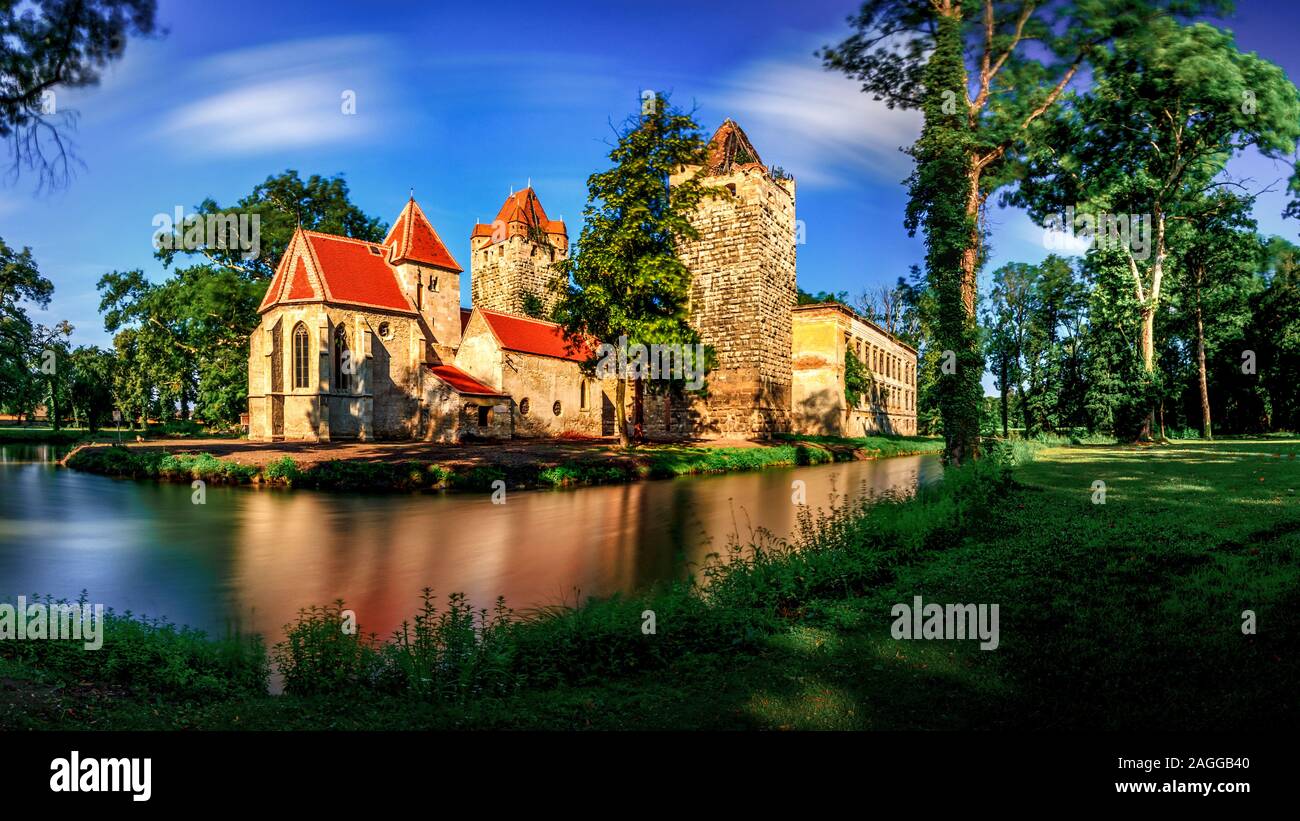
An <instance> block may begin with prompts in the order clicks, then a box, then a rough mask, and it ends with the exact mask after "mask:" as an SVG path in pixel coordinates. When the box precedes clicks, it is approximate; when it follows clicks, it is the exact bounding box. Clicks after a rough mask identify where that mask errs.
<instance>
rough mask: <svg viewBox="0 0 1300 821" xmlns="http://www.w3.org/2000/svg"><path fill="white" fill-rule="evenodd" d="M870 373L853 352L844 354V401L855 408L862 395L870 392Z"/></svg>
mask: <svg viewBox="0 0 1300 821" xmlns="http://www.w3.org/2000/svg"><path fill="white" fill-rule="evenodd" d="M871 382H872V380H871V371H869V370H868V369H867V366H866V365H864V364H862V360H861V359H859V358H858V355H857V354H855V353H854V352H853V351H845V352H844V399H845V401H847V402H848V406H849V407H850V408H856V407H857V406H858V403H859V402H860V401H861V400H862V396H863V394H865V393H866V392H867V391H869V390H871Z"/></svg>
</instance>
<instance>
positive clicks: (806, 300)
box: [797, 288, 850, 308]
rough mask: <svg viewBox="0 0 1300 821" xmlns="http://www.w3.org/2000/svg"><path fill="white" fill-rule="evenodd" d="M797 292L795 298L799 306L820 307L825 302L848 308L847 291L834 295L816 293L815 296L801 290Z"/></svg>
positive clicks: (824, 292)
mask: <svg viewBox="0 0 1300 821" xmlns="http://www.w3.org/2000/svg"><path fill="white" fill-rule="evenodd" d="M798 290H799V292H798V296H797V298H798V304H800V305H821V304H823V303H826V302H838V303H839V304H841V305H843V306H844V307H846V308H848V307H850V306H849V292H848V291H836V292H834V293H832V292H830V291H818V292H817V293H815V294H811V293H809V292H807V291H805V290H804V289H803V288H800V289H798Z"/></svg>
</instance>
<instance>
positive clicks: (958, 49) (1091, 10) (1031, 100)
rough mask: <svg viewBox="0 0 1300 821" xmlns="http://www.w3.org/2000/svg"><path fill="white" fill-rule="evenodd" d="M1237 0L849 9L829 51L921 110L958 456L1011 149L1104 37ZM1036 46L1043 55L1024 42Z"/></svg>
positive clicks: (924, 177)
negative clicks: (998, 195)
mask: <svg viewBox="0 0 1300 821" xmlns="http://www.w3.org/2000/svg"><path fill="white" fill-rule="evenodd" d="M1226 5H1227V4H1226V3H1219V2H1214V3H1199V2H1190V0H1172V1H1171V2H1145V1H1144V0H1118V1H1117V2H1108V3H1098V2H1094V0H1077V2H1064V3H1049V4H1042V5H1040V4H1039V3H1037V2H1033V0H1020V2H995V0H867V2H864V3H863V4H862V6H861V8H860V10H859V12H858V14H857V15H855V16H853V17H850V18H849V24H850V25H851V26H852V27H853V29H854V33H853V34H852V35H851V36H849V37H848V38H846V39H845V40H843V41H842V42H841V43H840V44H839V45H837V46H834V47H827V48H824V49H822V50H821V51H820V52H819V56H820V57H821V58H822V61H823V64H824V65H825V67H826V68H828V69H830V70H833V71H839V72H842V73H844V74H847V75H848V76H850V77H853V78H854V79H856V80H858V81H860V82H861V83H862V90H863V91H864V92H867V93H870V94H872V95H873V96H874V98H875V99H877V100H884V101H885V102H886V104H887V105H888V106H889V107H890V108H894V107H902V108H911V109H919V110H921V111H922V112H923V114H924V125H923V127H922V132H921V137H920V139H919V140H918V141H917V143H916V144H915V145H914V146H913V147H912V149H911V153H912V155H913V158H914V159H915V161H916V166H915V171H914V173H913V175H912V177H911V179H910V180H909V183H910V194H911V200H910V203H909V207H908V212H907V218H906V220H905V225H906V226H907V228H908V230H909V232H913V233H914V232H915V231H916V229H917V228H918V226H924V229H925V232H926V242H927V248H928V251H929V253H928V254H927V259H926V266H927V271H928V273H929V275H930V277H931V281H932V285H934V286H935V289H936V294H935V297H936V300H937V301H938V304H939V308H938V313H939V317H938V321H937V323H936V328H935V330H936V332H937V333H938V334H940V335H941V336H942V337H943V339H944V340H945V341H944V348H945V349H946V350H949V351H951V352H952V354H953V356H954V357H955V358H956V364H957V368H956V370H955V371H954V372H952V373H951V374H947V375H945V377H944V384H945V388H944V395H943V396H942V397H941V405H942V410H943V416H944V436H945V438H946V440H947V441H946V448H945V457H946V458H947V460H948V461H950V462H958V463H960V462H961V461H962V460H963V459H964V458H966V457H967V456H972V457H973V456H976V455H978V446H979V438H978V437H979V416H980V413H981V405H982V396H983V392H982V390H981V389H980V387H979V382H980V377H981V375H982V373H983V363H982V358H981V357H980V352H979V348H978V345H977V341H976V337H977V333H976V306H977V303H978V296H977V285H976V276H977V273H978V270H979V267H980V265H981V264H982V262H983V258H984V250H983V236H984V231H983V228H982V225H981V219H982V215H983V209H984V205H985V203H986V202H987V200H988V197H989V196H990V195H991V194H992V193H993V192H994V191H997V190H998V189H1000V188H1002V187H1003V186H1005V185H1007V184H1008V183H1011V182H1013V181H1014V179H1015V173H1014V168H1015V163H1013V162H1012V160H1014V159H1015V158H1016V157H1017V156H1018V155H1019V154H1020V153H1022V152H1024V151H1025V150H1027V149H1030V148H1033V147H1035V146H1038V145H1040V144H1041V140H1042V129H1041V128H1040V127H1039V125H1040V120H1041V118H1042V117H1043V116H1044V114H1045V113H1047V112H1048V111H1050V110H1051V109H1052V108H1053V106H1054V105H1055V104H1056V103H1057V101H1058V100H1059V99H1060V98H1061V96H1062V94H1063V93H1064V92H1065V90H1066V88H1067V86H1068V85H1069V84H1070V82H1071V81H1072V80H1073V79H1074V77H1075V76H1076V75H1077V74H1078V73H1079V71H1080V69H1081V68H1083V67H1084V66H1085V64H1086V62H1087V61H1088V60H1089V59H1090V58H1091V57H1092V56H1093V55H1095V54H1097V53H1098V52H1099V51H1100V50H1101V49H1102V48H1103V46H1104V45H1106V44H1107V43H1110V42H1113V41H1116V40H1119V39H1122V38H1124V37H1126V36H1129V35H1131V34H1132V33H1134V32H1138V31H1141V30H1142V29H1143V28H1144V27H1145V26H1147V25H1149V24H1150V21H1151V20H1152V19H1153V18H1155V17H1157V16H1158V15H1160V14H1161V13H1163V12H1164V11H1165V10H1166V9H1168V10H1172V11H1176V12H1181V13H1187V12H1191V11H1195V10H1198V9H1200V8H1202V7H1212V8H1216V9H1220V10H1226V9H1225V7H1226ZM1031 47H1032V48H1034V49H1035V52H1034V54H1035V55H1041V59H1039V58H1038V57H1036V56H1030V55H1029V54H1028V53H1027V52H1028V51H1029V50H1030V48H1031ZM968 55H969V56H968ZM968 66H969V68H968ZM972 77H974V81H973V82H972V81H971V78H972ZM959 209H960V210H959ZM953 255H956V258H955V261H954V259H953ZM954 264H955V266H956V269H955V270H948V269H947V267H948V266H952V265H954ZM936 266H939V267H936ZM950 290H952V291H954V293H948V291H950Z"/></svg>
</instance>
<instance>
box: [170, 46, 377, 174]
mask: <svg viewBox="0 0 1300 821" xmlns="http://www.w3.org/2000/svg"><path fill="white" fill-rule="evenodd" d="M381 46H382V41H381V40H379V39H378V38H374V37H335V38H324V39H314V40H290V41H282V42H279V43H273V44H270V45H262V46H256V47H252V48H248V49H241V50H239V51H231V52H225V53H222V54H218V55H216V56H213V57H210V58H208V59H206V60H204V61H203V62H202V63H200V64H199V65H198V66H197V67H196V68H195V69H194V71H193V76H192V78H191V79H190V82H189V83H188V84H187V85H188V87H189V88H195V89H202V90H203V92H204V93H203V95H202V96H201V97H200V99H198V100H195V101H194V102H190V103H186V104H183V105H181V106H179V107H177V108H175V109H173V110H172V111H171V112H170V113H168V114H167V115H166V116H165V117H164V119H163V122H162V125H161V127H160V129H159V136H160V137H162V138H163V139H165V141H166V142H167V143H168V144H169V145H173V146H178V147H180V148H181V150H182V153H198V154H225V155H238V154H255V153H262V152H269V151H276V150H280V149H286V148H288V149H293V148H303V147H308V146H315V145H325V144H331V143H338V142H342V141H351V140H359V139H363V138H365V137H367V136H368V135H370V134H372V133H377V132H378V130H379V129H378V128H377V125H378V124H379V123H380V122H381V120H382V118H381V117H379V116H377V115H378V113H379V110H380V108H381V107H382V104H383V96H384V92H383V89H382V84H381V82H380V80H379V77H378V72H377V71H376V69H375V68H374V66H376V65H378V64H379V62H380V57H381V54H382V48H381ZM349 90H350V91H353V92H355V94H356V111H357V113H356V114H352V115H347V114H344V113H343V110H342V104H343V93H344V92H345V91H349Z"/></svg>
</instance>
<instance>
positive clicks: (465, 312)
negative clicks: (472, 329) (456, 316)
mask: <svg viewBox="0 0 1300 821" xmlns="http://www.w3.org/2000/svg"><path fill="white" fill-rule="evenodd" d="M473 315H474V312H473V311H472V310H470V309H469V308H461V309H460V332H461V333H465V326H466V325H468V324H469V318H470V317H471V316H473Z"/></svg>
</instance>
